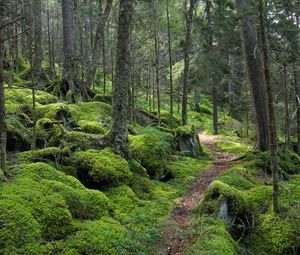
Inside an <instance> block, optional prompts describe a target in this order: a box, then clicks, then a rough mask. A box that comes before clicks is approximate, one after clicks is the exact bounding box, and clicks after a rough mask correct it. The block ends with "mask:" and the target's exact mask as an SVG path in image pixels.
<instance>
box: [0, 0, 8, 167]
mask: <svg viewBox="0 0 300 255" xmlns="http://www.w3.org/2000/svg"><path fill="white" fill-rule="evenodd" d="M4 5H5V3H4V1H1V2H0V25H1V24H3V17H4ZM3 48H4V45H3V30H2V28H1V26H0V136H1V137H0V161H1V162H0V163H1V164H0V167H1V169H2V170H3V172H4V173H6V172H7V166H6V162H7V154H6V122H5V117H6V113H5V97H4V81H3V59H2V58H3Z"/></svg>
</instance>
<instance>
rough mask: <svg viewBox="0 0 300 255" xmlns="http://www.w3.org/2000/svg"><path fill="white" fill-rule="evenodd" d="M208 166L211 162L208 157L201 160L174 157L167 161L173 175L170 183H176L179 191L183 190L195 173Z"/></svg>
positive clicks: (202, 170) (199, 172)
mask: <svg viewBox="0 0 300 255" xmlns="http://www.w3.org/2000/svg"><path fill="white" fill-rule="evenodd" d="M210 166H211V163H210V162H209V160H208V158H203V159H201V160H200V159H194V158H188V157H178V158H174V159H173V160H172V161H170V162H168V169H169V171H170V172H171V173H172V175H173V177H174V179H173V180H171V181H170V183H172V184H176V185H177V186H178V188H179V189H180V192H183V191H184V190H185V187H186V186H187V185H188V184H190V183H191V182H192V181H193V180H194V178H195V177H196V176H197V175H199V174H201V173H202V172H204V171H205V170H207V169H208V168H209V167H210Z"/></svg>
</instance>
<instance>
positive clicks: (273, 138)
mask: <svg viewBox="0 0 300 255" xmlns="http://www.w3.org/2000/svg"><path fill="white" fill-rule="evenodd" d="M258 9H259V23H260V34H261V45H262V52H263V63H264V73H265V81H266V91H267V99H268V119H269V137H270V139H269V141H270V150H271V168H272V175H273V210H274V212H275V213H278V212H279V170H278V162H277V131H276V120H275V112H274V106H273V88H272V83H271V75H270V69H269V54H268V48H267V47H268V46H267V41H266V34H265V26H264V17H263V1H262V0H258Z"/></svg>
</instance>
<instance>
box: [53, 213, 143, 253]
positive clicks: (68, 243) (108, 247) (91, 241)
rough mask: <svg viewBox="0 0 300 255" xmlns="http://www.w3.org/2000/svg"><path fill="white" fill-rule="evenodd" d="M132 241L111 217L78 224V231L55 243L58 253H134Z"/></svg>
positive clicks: (134, 245)
mask: <svg viewBox="0 0 300 255" xmlns="http://www.w3.org/2000/svg"><path fill="white" fill-rule="evenodd" d="M136 246H137V244H136V243H134V242H133V241H132V240H131V239H130V236H129V235H128V231H127V230H126V229H125V228H124V227H123V226H121V225H120V224H119V223H118V222H116V221H114V220H111V219H107V218H105V219H103V220H99V221H87V222H85V223H84V224H81V223H80V224H78V231H77V232H76V233H75V234H74V235H72V236H70V237H69V238H68V239H67V240H65V241H63V242H59V243H58V244H57V248H56V252H58V254H61V253H62V252H63V254H69V255H71V254H72V255H75V254H76V255H77V254H78V255H79V254H120V255H121V254H124V255H125V254H134V253H133V252H130V250H135V248H136Z"/></svg>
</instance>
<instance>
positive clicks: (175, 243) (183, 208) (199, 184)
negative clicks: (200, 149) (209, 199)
mask: <svg viewBox="0 0 300 255" xmlns="http://www.w3.org/2000/svg"><path fill="white" fill-rule="evenodd" d="M199 139H200V141H201V143H202V144H204V145H205V146H206V147H207V148H208V149H209V150H210V151H211V153H212V160H213V166H212V167H211V168H209V169H207V170H206V171H204V172H203V173H201V174H200V175H199V176H197V177H196V178H195V180H194V181H193V182H192V184H191V185H190V187H189V190H188V191H187V192H186V193H185V194H184V195H183V196H182V197H181V201H180V203H179V204H177V205H176V206H175V208H174V209H173V212H172V215H171V218H170V220H169V222H168V224H167V225H168V226H166V227H165V229H164V230H163V236H164V238H165V245H166V247H167V250H166V254H168V255H179V254H184V253H183V252H184V248H185V247H186V246H187V244H188V241H186V240H185V239H184V236H183V235H184V233H185V232H186V230H187V229H188V228H189V227H190V225H191V214H192V211H193V209H194V208H195V207H196V206H197V204H198V203H199V202H200V201H201V199H202V197H203V194H204V192H205V191H206V189H207V188H208V186H209V185H210V183H211V182H212V181H213V180H214V179H216V177H217V176H218V175H219V174H220V173H222V172H223V171H225V170H227V169H229V168H231V167H232V163H231V162H230V161H231V160H232V159H233V158H234V156H235V155H234V154H231V153H227V152H224V151H220V150H218V148H217V146H216V142H217V140H218V136H212V135H206V134H205V133H202V132H200V133H199ZM174 224H175V226H176V229H174ZM172 225H173V226H172Z"/></svg>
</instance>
